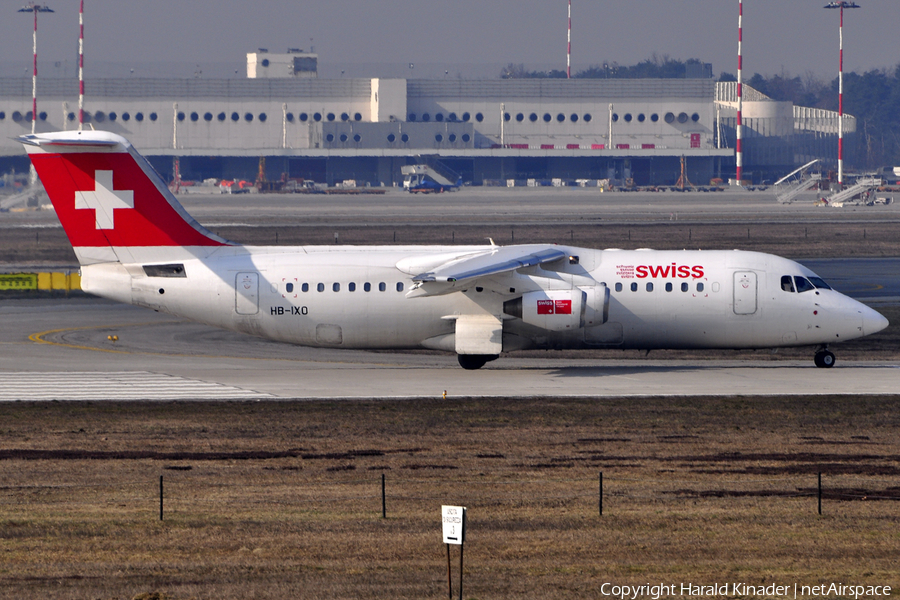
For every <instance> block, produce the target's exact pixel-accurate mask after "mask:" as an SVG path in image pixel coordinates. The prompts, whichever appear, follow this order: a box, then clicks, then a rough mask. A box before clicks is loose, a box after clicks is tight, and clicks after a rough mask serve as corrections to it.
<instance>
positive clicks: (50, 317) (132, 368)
mask: <svg viewBox="0 0 900 600" xmlns="http://www.w3.org/2000/svg"><path fill="white" fill-rule="evenodd" d="M0 323H2V327H0V346H2V354H0V401H16V400H106V399H109V400H112V399H125V400H128V399H131V400H138V399H148V400H177V399H193V400H219V399H224V400H235V399H262V398H271V399H297V398H299V399H313V398H348V399H352V398H410V399H413V398H423V397H427V398H441V397H443V395H444V393H445V392H446V394H447V397H448V398H450V399H452V398H458V397H471V396H479V397H492V396H493V397H507V396H512V397H516V396H521V397H548V398H553V397H613V396H616V397H621V396H634V397H641V396H669V395H671V396H693V395H723V394H728V395H747V396H753V395H810V394H812V395H817V394H830V395H853V394H893V393H897V390H898V388H900V386H898V384H900V364H897V363H891V362H887V363H885V362H881V363H872V362H858V363H852V362H848V361H841V360H840V350H839V347H836V348H835V350H836V353H837V355H838V366H836V367H835V368H833V369H817V368H815V367H814V366H813V363H812V358H811V355H810V359H809V360H804V361H784V362H769V361H763V360H760V361H753V360H751V361H743V360H742V361H724V360H716V361H709V360H701V359H698V360H679V361H654V360H583V359H574V360H571V359H557V358H553V356H554V355H553V353H548V358H546V359H543V358H541V359H534V358H501V359H500V360H497V361H496V362H493V363H490V364H489V365H488V366H487V367H486V368H485V369H482V370H480V371H474V372H473V371H465V370H463V369H461V368H459V366H458V365H457V363H456V359H455V357H453V356H450V355H438V354H431V353H409V354H403V353H391V352H364V351H353V350H326V349H312V348H301V347H297V346H292V345H288V344H282V343H276V342H268V341H265V340H261V339H257V338H253V337H250V336H245V335H241V334H236V333H231V332H227V331H221V330H218V329H213V328H210V327H206V326H203V325H198V324H194V323H189V322H185V321H181V320H179V319H175V318H172V317H170V316H167V315H161V314H158V313H154V312H151V311H148V310H145V309H141V308H136V307H131V306H125V305H120V304H115V303H111V302H107V301H103V300H96V299H87V298H79V299H54V300H7V301H4V302H2V303H0ZM110 335H116V336H118V341H117V342H112V341H110V340H109V339H108V336H110Z"/></svg>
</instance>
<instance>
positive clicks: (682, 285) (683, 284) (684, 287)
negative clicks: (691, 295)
mask: <svg viewBox="0 0 900 600" xmlns="http://www.w3.org/2000/svg"><path fill="white" fill-rule="evenodd" d="M689 287H690V286H689V285H688V284H687V282H685V283H682V284H681V291H682V292H686V291H688V288H689Z"/></svg>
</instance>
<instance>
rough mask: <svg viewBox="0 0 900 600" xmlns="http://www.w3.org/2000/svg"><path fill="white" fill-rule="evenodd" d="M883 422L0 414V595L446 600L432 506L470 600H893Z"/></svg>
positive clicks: (716, 405) (69, 407)
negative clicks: (716, 593) (790, 589)
mask: <svg viewBox="0 0 900 600" xmlns="http://www.w3.org/2000/svg"><path fill="white" fill-rule="evenodd" d="M598 385H602V381H598ZM898 401H900V396H890V397H868V396H866V397H852V398H851V397H789V398H775V397H771V398H745V397H739V396H730V397H722V398H646V399H639V400H635V399H630V400H624V399H585V400H559V401H549V400H535V399H529V398H509V399H500V400H497V399H493V400H454V399H452V398H451V399H448V400H446V401H439V400H437V401H436V400H430V399H429V400H419V401H378V402H300V403H294V402H280V403H279V402H272V403H268V402H253V403H122V404H118V403H44V404H27V403H16V404H6V405H2V406H0V598H17V599H19V598H102V599H112V598H153V597H155V598H178V599H182V598H442V597H446V594H447V579H446V577H447V574H446V569H447V563H446V560H447V558H446V550H445V547H444V546H443V544H442V543H441V533H440V505H441V504H460V505H465V506H467V507H468V508H469V532H468V538H467V544H466V550H465V597H466V598H479V599H484V598H508V597H513V596H518V597H534V598H551V599H554V598H597V597H600V592H599V590H600V587H601V586H602V584H603V583H605V582H610V583H614V584H618V585H622V584H646V583H651V584H653V583H656V584H658V583H667V584H681V583H688V582H693V583H694V584H706V585H709V584H713V583H721V582H725V581H728V582H744V583H748V584H754V585H758V584H762V583H778V584H782V585H793V584H794V583H799V584H807V585H813V584H816V585H817V584H819V583H821V582H825V583H828V582H831V581H834V582H843V583H845V584H850V583H853V584H872V585H893V586H894V587H895V588H896V587H897V586H898V585H900V577H898V568H897V556H898V555H900V528H898V524H900V502H898V500H900V438H898V436H897V435H896V431H897V428H898V425H900V413H898V411H897V405H898ZM601 471H602V472H603V477H604V482H603V488H604V496H603V515H602V516H601V515H600V514H599V481H598V478H599V473H600V472H601ZM818 473H822V474H823V487H824V497H823V514H822V515H821V516H820V515H819V514H818V512H817V476H818ZM382 474H384V475H385V477H386V491H387V493H386V507H387V518H386V519H383V518H382V515H381V508H382V505H381V475H382ZM161 475H162V476H163V477H164V492H165V505H164V520H162V521H160V520H159V477H160V476H161ZM457 557H458V554H457V550H456V549H455V548H454V552H453V573H454V575H453V577H454V597H456V590H457V585H458V579H457V577H458V575H457V569H458V562H457V560H458V558H457Z"/></svg>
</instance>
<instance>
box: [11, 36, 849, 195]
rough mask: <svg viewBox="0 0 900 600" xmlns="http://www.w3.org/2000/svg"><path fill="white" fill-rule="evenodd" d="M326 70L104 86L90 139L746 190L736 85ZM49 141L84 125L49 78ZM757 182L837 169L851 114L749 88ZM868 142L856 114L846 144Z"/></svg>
mask: <svg viewBox="0 0 900 600" xmlns="http://www.w3.org/2000/svg"><path fill="white" fill-rule="evenodd" d="M317 60H318V57H317V56H316V55H315V54H313V53H308V52H302V51H300V50H292V51H291V52H288V53H287V54H274V53H268V52H265V51H263V50H261V51H260V52H256V53H251V54H248V55H247V74H248V77H246V78H241V79H237V78H234V79H200V78H194V79H150V78H127V79H92V80H89V81H87V82H86V91H87V97H86V101H85V127H94V128H96V129H105V130H109V131H112V132H114V133H117V134H120V135H122V136H124V137H126V138H128V139H129V140H130V141H131V142H132V143H133V144H134V145H135V147H136V148H137V149H138V150H139V151H140V152H141V153H142V154H144V155H145V156H148V157H150V158H151V160H152V162H153V163H154V166H156V167H157V169H158V170H159V171H160V172H161V173H162V174H163V175H164V176H171V174H172V169H173V162H174V161H173V160H172V159H173V158H175V157H178V159H179V164H180V172H181V177H182V178H183V179H193V180H202V179H206V178H224V179H236V178H244V179H250V180H253V179H256V177H257V172H258V167H259V164H260V160H259V159H260V158H265V165H266V175H267V178H268V179H270V180H278V179H279V178H301V177H302V178H304V179H309V180H313V181H316V182H320V183H327V184H329V185H333V184H334V183H336V182H341V181H343V180H345V179H354V180H356V181H357V182H360V183H368V184H371V185H387V186H391V185H398V184H400V182H402V175H401V172H400V169H401V167H402V166H404V165H408V164H417V163H422V162H428V161H434V160H438V161H440V163H442V165H443V166H446V167H447V168H449V169H450V170H453V171H455V172H456V173H457V174H458V175H459V176H460V177H461V178H462V179H463V181H465V182H467V183H471V184H472V185H483V184H501V185H507V184H508V183H511V184H514V185H524V183H525V182H526V181H527V180H534V181H544V180H551V179H562V180H568V181H574V180H578V179H588V180H600V179H609V180H613V181H614V182H615V183H617V184H618V185H630V184H634V185H639V186H644V185H670V186H671V185H674V184H675V183H676V181H677V180H678V179H679V177H680V176H681V172H682V171H681V170H682V164H683V165H684V168H685V175H686V176H687V178H688V179H689V180H690V181H691V182H693V183H694V184H708V183H709V181H710V180H711V179H713V178H722V179H725V180H726V181H727V180H728V178H729V177H733V173H734V165H735V150H734V147H735V138H736V132H735V125H736V114H737V97H736V84H735V83H717V82H715V81H714V80H713V79H709V78H696V79H499V78H498V79H492V80H466V79H451V78H444V79H380V78H372V79H359V78H347V79H344V78H339V79H324V78H319V77H317V76H316V75H317V73H316V71H317V69H316V65H317ZM37 89H38V120H37V123H36V128H37V131H38V132H41V131H53V130H60V129H76V128H77V127H78V110H77V105H78V83H77V81H74V80H70V79H39V81H38V88H37ZM744 90H745V91H744V99H743V123H744V135H743V138H744V145H743V147H744V152H745V155H744V165H745V167H744V172H745V178H747V179H751V180H752V182H753V183H761V182H765V181H769V182H771V181H772V180H774V179H777V178H778V177H780V176H781V175H783V174H785V173H787V172H789V171H791V170H793V169H794V168H796V166H799V165H801V164H804V163H806V162H808V161H810V160H812V159H814V158H818V159H822V160H823V161H825V162H826V163H836V160H837V156H836V155H837V137H838V135H837V132H838V118H837V113H834V112H831V111H824V110H818V109H807V108H803V107H797V106H793V105H792V104H791V103H790V102H776V101H774V100H772V99H770V98H767V97H765V96H763V95H762V94H759V93H758V92H755V91H754V90H752V89H751V88H749V87H748V86H746V85H745V86H744ZM855 129H856V124H855V120H854V119H853V118H852V117H847V116H845V122H844V131H845V136H846V135H848V134H852V133H853V132H854V131H855ZM30 132H31V80H30V78H0V172H3V173H8V172H9V171H10V170H11V169H16V170H22V169H27V159H26V158H25V154H24V151H23V150H22V148H21V146H20V144H18V143H17V142H16V141H15V138H16V137H18V136H20V135H23V134H27V133H30Z"/></svg>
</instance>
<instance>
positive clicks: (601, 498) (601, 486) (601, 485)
mask: <svg viewBox="0 0 900 600" xmlns="http://www.w3.org/2000/svg"><path fill="white" fill-rule="evenodd" d="M598 498H599V503H600V506H599V507H600V516H601V517H602V516H603V471H600V493H599V494H598Z"/></svg>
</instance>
